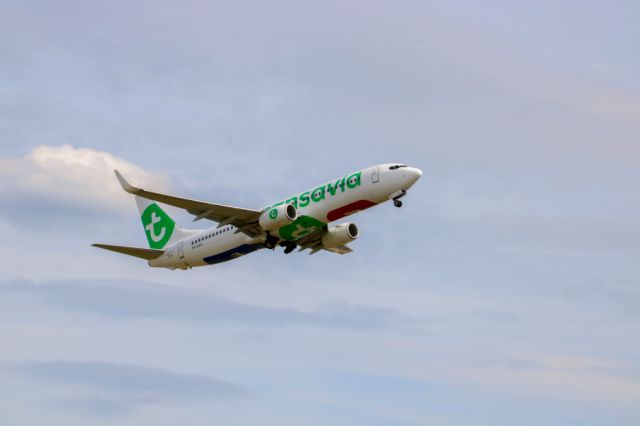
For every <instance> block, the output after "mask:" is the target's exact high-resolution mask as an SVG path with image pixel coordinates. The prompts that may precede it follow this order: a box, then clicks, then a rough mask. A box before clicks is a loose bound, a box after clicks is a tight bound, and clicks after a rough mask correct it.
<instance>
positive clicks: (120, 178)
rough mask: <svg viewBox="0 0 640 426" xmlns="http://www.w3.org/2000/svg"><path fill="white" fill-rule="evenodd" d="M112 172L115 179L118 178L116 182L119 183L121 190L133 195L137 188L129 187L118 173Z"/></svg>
mask: <svg viewBox="0 0 640 426" xmlns="http://www.w3.org/2000/svg"><path fill="white" fill-rule="evenodd" d="M113 172H114V173H115V174H116V177H117V178H118V182H120V186H121V187H122V189H124V190H125V191H127V192H130V193H135V190H136V189H137V188H135V187H133V186H131V185H130V184H129V182H127V180H126V179H125V178H124V176H122V174H121V173H120V172H119V171H117V170H114V171H113Z"/></svg>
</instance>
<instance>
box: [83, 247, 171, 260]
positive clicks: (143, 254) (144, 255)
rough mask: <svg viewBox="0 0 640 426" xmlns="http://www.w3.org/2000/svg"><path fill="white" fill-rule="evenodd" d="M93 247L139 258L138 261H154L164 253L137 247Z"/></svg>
mask: <svg viewBox="0 0 640 426" xmlns="http://www.w3.org/2000/svg"><path fill="white" fill-rule="evenodd" d="M91 245H92V246H93V247H98V248H101V249H105V250H110V251H115V252H116V253H122V254H126V255H128V256H134V257H139V258H140V259H146V260H151V259H156V258H158V257H160V256H162V254H163V253H164V250H153V249H145V248H138V247H126V246H112V245H109V244H91Z"/></svg>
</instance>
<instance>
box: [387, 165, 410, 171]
mask: <svg viewBox="0 0 640 426" xmlns="http://www.w3.org/2000/svg"><path fill="white" fill-rule="evenodd" d="M400 167H407V166H406V164H394V165H393V166H391V167H389V170H398V169H399V168H400Z"/></svg>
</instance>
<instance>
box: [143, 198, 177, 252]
mask: <svg viewBox="0 0 640 426" xmlns="http://www.w3.org/2000/svg"><path fill="white" fill-rule="evenodd" d="M142 225H143V226H144V232H145V233H146V234H147V240H148V241H149V247H151V248H152V249H161V248H162V247H164V246H165V245H166V244H167V241H169V238H171V234H172V233H173V228H174V227H175V225H176V223H175V222H174V221H173V220H172V219H171V218H170V217H169V216H167V214H166V213H165V212H164V211H162V209H161V208H160V207H159V206H158V205H157V204H156V203H153V204H150V205H149V207H147V208H146V209H145V210H144V212H143V213H142Z"/></svg>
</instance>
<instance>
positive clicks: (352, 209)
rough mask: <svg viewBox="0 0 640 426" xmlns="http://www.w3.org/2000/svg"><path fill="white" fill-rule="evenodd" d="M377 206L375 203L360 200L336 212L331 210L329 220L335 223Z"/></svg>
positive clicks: (328, 214)
mask: <svg viewBox="0 0 640 426" xmlns="http://www.w3.org/2000/svg"><path fill="white" fill-rule="evenodd" d="M375 205H376V203H374V202H373V201H369V200H359V201H356V202H354V203H351V204H347V205H346V206H342V207H340V208H337V209H335V210H331V211H330V212H329V213H327V220H328V221H329V222H333V221H334V220H338V219H342V218H343V217H345V216H349V215H350V214H354V213H358V212H359V211H362V210H366V209H368V208H369V207H373V206H375Z"/></svg>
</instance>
